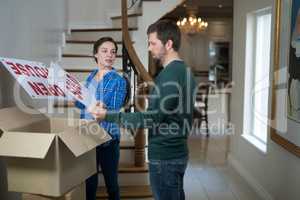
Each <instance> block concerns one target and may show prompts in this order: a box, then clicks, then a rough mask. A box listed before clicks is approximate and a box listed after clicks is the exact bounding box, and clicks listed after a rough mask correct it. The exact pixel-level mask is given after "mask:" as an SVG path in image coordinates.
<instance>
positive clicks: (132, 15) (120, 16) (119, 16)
mask: <svg viewBox="0 0 300 200" xmlns="http://www.w3.org/2000/svg"><path fill="white" fill-rule="evenodd" d="M142 15H143V14H142V13H132V14H128V15H127V16H128V18H130V17H140V16H142ZM121 18H122V15H118V16H113V17H111V19H121Z"/></svg>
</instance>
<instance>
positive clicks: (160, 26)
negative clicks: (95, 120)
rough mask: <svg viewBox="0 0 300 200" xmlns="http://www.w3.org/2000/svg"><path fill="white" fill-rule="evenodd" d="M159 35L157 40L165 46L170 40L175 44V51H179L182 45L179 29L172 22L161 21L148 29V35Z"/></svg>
mask: <svg viewBox="0 0 300 200" xmlns="http://www.w3.org/2000/svg"><path fill="white" fill-rule="evenodd" d="M155 32H156V33H157V38H158V39H159V40H160V41H161V42H162V43H163V44H164V45H165V44H166V43H167V42H168V40H171V41H172V42H173V49H174V50H175V51H178V50H179V48H180V43H181V33H180V29H179V27H178V26H177V25H176V23H175V22H173V21H171V20H165V19H164V20H159V21H157V22H155V23H153V24H151V25H150V26H149V27H148V30H147V34H148V35H149V34H150V33H155Z"/></svg>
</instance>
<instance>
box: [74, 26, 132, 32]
mask: <svg viewBox="0 0 300 200" xmlns="http://www.w3.org/2000/svg"><path fill="white" fill-rule="evenodd" d="M128 30H129V31H136V30H138V28H137V27H131V28H128ZM109 31H122V28H93V29H72V30H71V33H76V32H109Z"/></svg>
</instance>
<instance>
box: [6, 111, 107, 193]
mask: <svg viewBox="0 0 300 200" xmlns="http://www.w3.org/2000/svg"><path fill="white" fill-rule="evenodd" d="M0 129H1V130H0V156H3V158H4V160H5V162H6V165H7V178H8V190H9V191H15V192H22V193H31V194H41V195H46V196H53V197H60V196H62V195H64V194H65V193H66V192H68V191H70V190H71V189H72V188H74V187H75V186H76V185H79V184H81V183H83V182H84V181H85V180H86V178H88V177H89V176H91V175H92V174H94V173H96V155H95V147H96V146H98V145H100V144H102V143H104V142H106V141H108V140H110V139H111V138H110V136H109V135H108V134H107V133H106V132H105V131H104V130H103V129H102V128H100V126H99V125H98V123H97V122H95V121H89V122H87V121H86V120H84V121H83V120H79V119H71V120H67V119H62V118H47V117H46V116H45V115H42V114H38V115H32V114H27V113H24V112H22V111H21V110H19V109H18V108H16V107H14V108H6V109H1V110H0Z"/></svg>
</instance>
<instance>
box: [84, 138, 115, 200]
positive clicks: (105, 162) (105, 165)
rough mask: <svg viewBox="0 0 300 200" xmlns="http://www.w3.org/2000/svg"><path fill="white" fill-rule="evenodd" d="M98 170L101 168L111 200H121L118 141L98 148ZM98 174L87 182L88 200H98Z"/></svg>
mask: <svg viewBox="0 0 300 200" xmlns="http://www.w3.org/2000/svg"><path fill="white" fill-rule="evenodd" d="M96 156H97V169H98V168H99V165H100V166H101V171H102V174H103V177H104V181H105V185H106V190H107V193H108V196H109V200H120V191H119V184H118V166H119V158H120V146H119V141H118V140H112V141H109V142H108V143H107V144H106V143H105V144H103V145H101V146H98V147H97V148H96ZM97 188H98V173H96V174H94V175H92V176H91V177H89V178H88V179H87V180H86V200H96V193H97Z"/></svg>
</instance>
